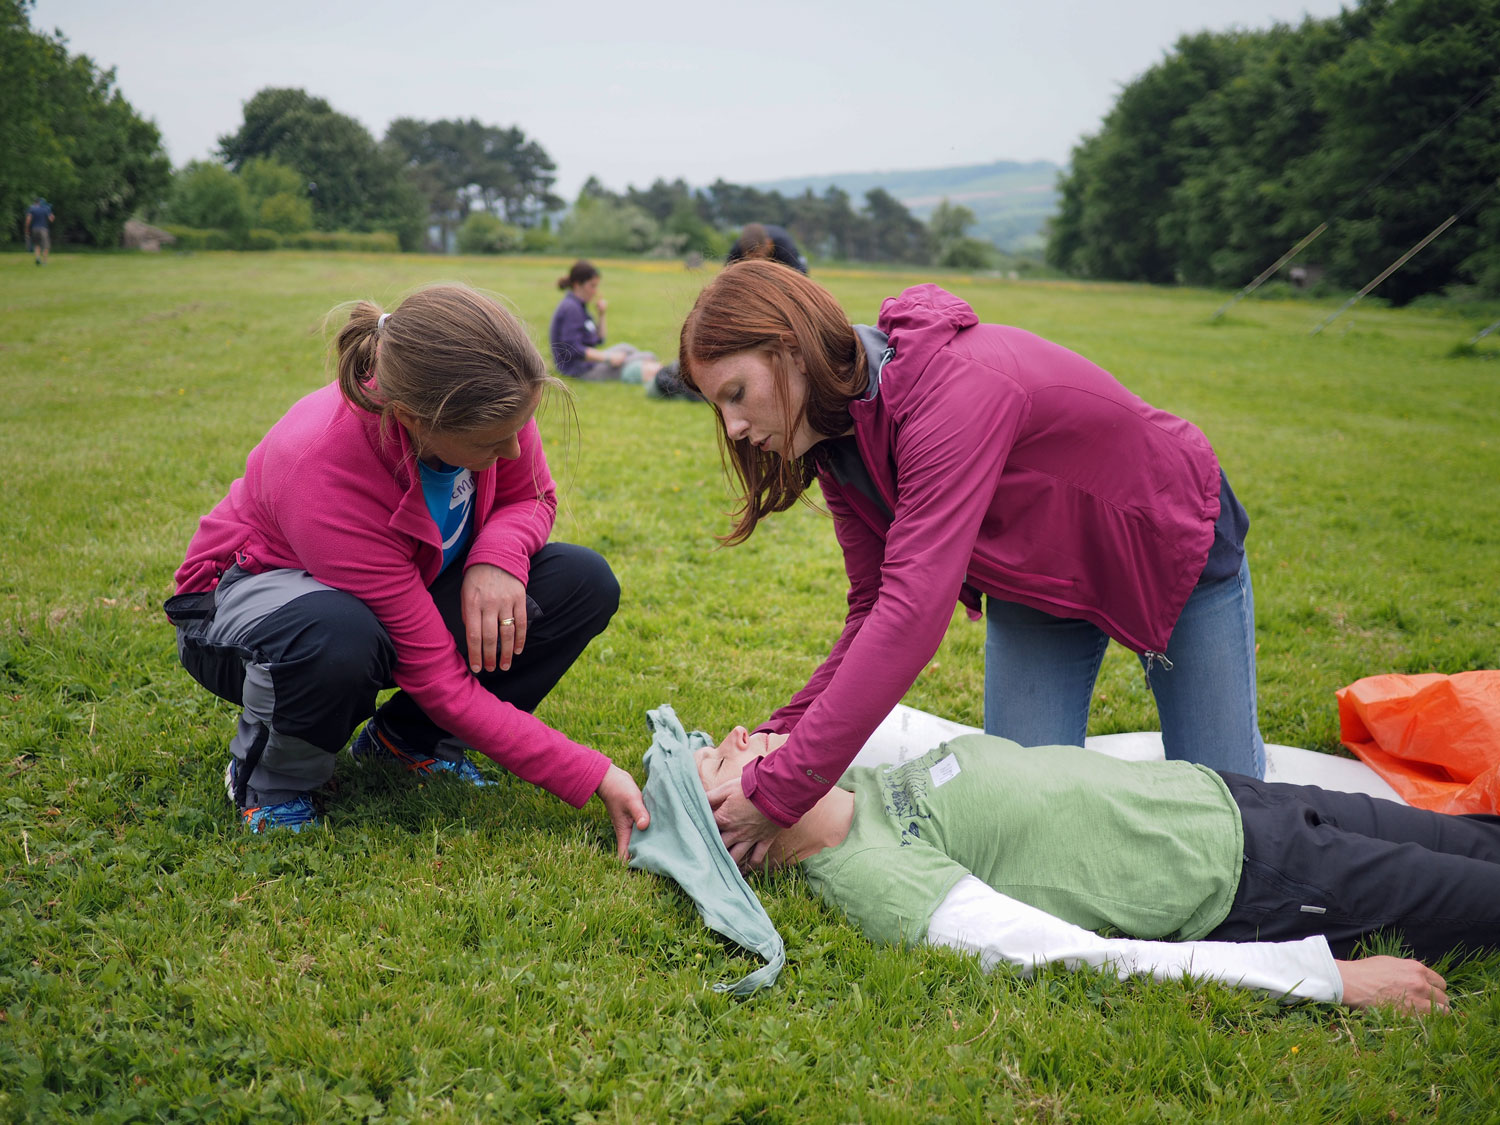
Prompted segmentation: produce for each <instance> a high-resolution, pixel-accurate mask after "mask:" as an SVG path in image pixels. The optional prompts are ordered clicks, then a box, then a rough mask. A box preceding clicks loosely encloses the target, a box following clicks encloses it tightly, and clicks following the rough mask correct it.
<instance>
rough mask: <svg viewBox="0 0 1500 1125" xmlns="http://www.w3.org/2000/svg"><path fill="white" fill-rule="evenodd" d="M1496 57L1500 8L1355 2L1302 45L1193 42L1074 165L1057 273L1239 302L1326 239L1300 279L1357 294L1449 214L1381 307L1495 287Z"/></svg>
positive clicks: (1235, 36)
mask: <svg viewBox="0 0 1500 1125" xmlns="http://www.w3.org/2000/svg"><path fill="white" fill-rule="evenodd" d="M1496 57H1500V3H1497V0H1364V2H1363V3H1361V4H1358V5H1357V6H1356V7H1353V8H1347V9H1345V10H1343V11H1342V12H1341V13H1340V14H1339V15H1337V16H1334V17H1331V18H1330V19H1327V20H1312V19H1308V20H1304V21H1303V23H1302V24H1301V25H1300V26H1298V27H1295V28H1293V27H1285V26H1277V27H1274V28H1272V29H1270V30H1269V31H1265V32H1255V33H1248V32H1232V33H1228V34H1207V33H1205V34H1201V35H1194V36H1185V37H1183V38H1182V39H1181V40H1179V41H1178V43H1177V45H1176V47H1175V48H1174V50H1173V52H1172V53H1171V54H1170V55H1169V56H1168V57H1167V58H1166V59H1164V60H1163V61H1162V62H1161V63H1159V64H1158V65H1157V66H1155V67H1153V68H1151V70H1149V71H1147V72H1146V73H1145V74H1144V75H1142V76H1141V77H1140V78H1139V79H1137V80H1136V81H1135V82H1133V83H1131V84H1130V85H1129V86H1127V87H1126V88H1125V89H1124V90H1122V91H1121V93H1120V96H1119V98H1118V99H1117V101H1116V103H1115V105H1114V107H1113V108H1112V109H1111V110H1110V112H1109V114H1108V115H1107V116H1106V117H1105V119H1104V122H1103V124H1102V126H1101V128H1100V130H1099V132H1098V133H1097V134H1095V135H1094V136H1092V137H1088V138H1085V139H1084V140H1083V141H1082V142H1081V143H1080V144H1079V145H1078V146H1077V147H1076V148H1075V149H1074V151H1073V161H1072V168H1071V171H1070V172H1069V173H1068V174H1067V175H1065V176H1064V177H1063V179H1062V180H1061V183H1060V185H1059V186H1060V191H1061V195H1062V204H1061V209H1060V212H1059V214H1058V215H1057V217H1056V219H1055V220H1054V221H1053V224H1052V228H1051V234H1050V238H1049V243H1048V250H1047V254H1048V259H1049V260H1050V261H1051V262H1052V263H1053V264H1054V265H1057V266H1059V267H1061V268H1063V269H1065V270H1068V271H1069V272H1071V273H1075V274H1083V275H1090V276H1096V277H1112V278H1122V279H1132V280H1145V281H1158V282H1169V281H1174V280H1181V281H1188V282H1194V283H1205V284H1219V285H1239V284H1241V283H1243V282H1245V281H1247V280H1249V278H1250V277H1252V276H1253V275H1254V274H1256V273H1258V272H1259V271H1260V270H1261V269H1263V268H1264V267H1265V266H1267V265H1269V264H1271V263H1272V262H1274V261H1275V260H1276V259H1277V258H1278V257H1280V256H1281V254H1282V253H1283V252H1284V251H1285V250H1286V249H1287V248H1288V247H1289V246H1290V245H1291V244H1292V243H1294V242H1295V241H1297V240H1298V239H1299V238H1300V237H1301V236H1302V235H1304V234H1307V233H1308V232H1310V231H1313V230H1314V229H1315V228H1316V227H1317V226H1318V225H1319V224H1320V223H1321V222H1322V221H1323V220H1329V226H1328V229H1327V231H1326V233H1324V234H1322V236H1321V238H1320V239H1319V241H1317V242H1316V243H1314V244H1313V245H1312V246H1311V247H1310V248H1309V250H1307V251H1306V252H1304V256H1303V260H1304V261H1311V262H1316V263H1322V264H1323V265H1325V266H1326V267H1327V269H1328V274H1329V279H1330V280H1331V281H1333V282H1334V283H1335V284H1338V285H1342V286H1347V287H1351V288H1352V287H1355V286H1360V285H1363V284H1364V283H1365V282H1367V281H1369V280H1370V279H1371V278H1372V277H1374V276H1375V275H1376V274H1377V273H1378V272H1379V271H1380V270H1382V269H1384V268H1385V267H1386V266H1387V265H1389V264H1391V263H1392V262H1394V261H1395V260H1396V259H1397V258H1398V257H1399V256H1400V255H1401V254H1403V253H1404V252H1405V251H1407V250H1408V249H1410V248H1412V247H1413V246H1415V245H1416V243H1417V242H1418V241H1419V240H1420V239H1422V238H1423V237H1424V236H1425V235H1426V234H1427V233H1428V232H1429V231H1432V230H1433V229H1434V228H1436V227H1437V226H1438V224H1439V223H1441V222H1442V221H1443V220H1444V219H1446V218H1447V217H1448V216H1449V215H1453V214H1458V215H1459V216H1460V217H1459V220H1458V221H1457V222H1456V223H1454V225H1453V226H1452V227H1451V228H1450V229H1449V230H1447V231H1446V232H1445V233H1444V234H1443V235H1442V236H1441V237H1440V238H1439V239H1438V240H1437V241H1435V242H1434V243H1432V244H1431V245H1430V246H1428V247H1427V248H1425V249H1424V250H1423V251H1422V252H1421V253H1420V254H1418V255H1417V256H1416V257H1415V258H1413V259H1412V260H1411V261H1410V262H1409V263H1407V264H1406V265H1405V266H1403V267H1402V268H1401V269H1400V270H1399V271H1398V272H1397V273H1396V274H1394V275H1393V276H1392V277H1391V278H1390V279H1389V280H1388V281H1386V282H1385V283H1384V285H1383V287H1382V289H1381V290H1380V291H1379V292H1380V294H1381V295H1382V296H1385V297H1387V298H1388V299H1390V300H1393V301H1395V302H1398V303H1400V302H1404V301H1406V300H1409V299H1410V298H1411V297H1413V296H1415V295H1417V294H1418V293H1423V292H1430V291H1432V290H1435V289H1440V288H1442V287H1443V286H1445V285H1449V284H1451V283H1453V282H1455V281H1466V280H1481V279H1496V278H1500V260H1497V261H1496V262H1495V264H1494V265H1495V268H1491V267H1490V262H1489V259H1490V256H1491V255H1496V256H1497V258H1500V249H1495V248H1494V246H1495V244H1494V242H1493V241H1492V240H1491V239H1490V238H1489V233H1488V232H1490V231H1493V230H1494V229H1496V228H1497V227H1500V215H1497V216H1495V217H1494V218H1491V217H1490V216H1489V211H1490V209H1492V208H1500V198H1497V197H1496V195H1495V194H1493V193H1492V189H1493V187H1494V185H1495V177H1496V173H1497V169H1500V79H1497V77H1496V74H1495V67H1494V59H1495V58H1496ZM1482 284H1484V285H1486V286H1490V285H1492V284H1493V282H1492V281H1482Z"/></svg>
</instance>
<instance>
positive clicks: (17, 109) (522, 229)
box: [0, 0, 999, 268]
mask: <svg viewBox="0 0 1500 1125" xmlns="http://www.w3.org/2000/svg"><path fill="white" fill-rule="evenodd" d="M31 8H32V0H0V73H3V74H4V75H5V81H4V82H3V83H0V152H4V153H5V154H6V156H5V160H4V161H3V162H0V206H3V207H4V214H5V216H6V218H5V222H6V223H7V225H8V226H9V228H10V232H11V237H13V238H15V237H19V234H20V219H19V216H21V215H22V214H23V213H24V211H25V208H26V205H27V204H29V203H30V202H31V201H32V199H33V198H34V197H35V196H36V195H37V194H45V195H47V196H48V198H49V200H50V201H51V203H52V204H53V207H54V209H55V211H56V213H57V215H58V224H57V229H56V231H55V232H54V233H55V236H56V238H57V239H58V241H60V242H73V243H81V244H92V245H98V246H113V245H118V243H119V240H120V233H121V229H122V228H123V226H124V223H125V220H126V219H128V218H130V217H131V216H132V215H139V216H142V217H144V218H147V219H149V220H151V221H152V222H156V223H160V224H165V225H168V226H170V227H172V228H173V229H176V230H178V231H180V232H181V233H183V235H184V236H186V235H187V234H188V233H189V232H190V231H191V232H195V233H199V234H206V235H211V236H212V237H211V238H209V239H207V240H200V241H199V242H198V243H197V244H199V245H206V246H231V247H233V246H238V247H260V246H267V245H275V244H277V240H278V239H280V238H283V237H286V238H290V237H292V236H296V235H298V234H299V233H300V232H305V231H315V232H330V233H331V232H388V233H386V234H384V235H382V237H385V238H389V237H390V236H391V235H394V236H395V238H396V240H397V242H398V244H399V246H400V247H401V248H402V249H407V250H417V249H423V248H428V247H429V246H430V244H431V243H432V242H436V243H437V244H438V245H439V246H440V247H442V248H444V249H447V248H448V247H449V246H450V245H453V244H455V243H456V245H457V247H458V248H459V249H462V250H467V251H472V252H507V251H520V250H532V251H544V250H556V251H563V252H569V253H580V254H583V253H587V254H656V255H661V256H668V255H678V254H693V253H697V254H701V255H704V256H705V257H721V256H722V255H723V254H724V253H725V252H726V251H727V249H728V246H729V243H730V242H731V241H732V239H733V237H734V236H735V235H736V234H737V233H738V230H739V228H740V227H741V226H743V225H744V224H745V223H748V222H761V223H779V224H780V225H782V226H785V227H787V228H788V229H790V230H791V231H792V232H793V233H794V235H795V236H796V237H797V239H798V240H799V242H800V243H801V244H802V245H803V246H804V247H805V248H806V249H807V250H808V251H810V252H811V253H814V254H817V255H821V256H828V257H836V258H848V259H858V260H865V261H892V262H903V263H908V264H927V263H933V262H936V263H941V264H945V265H952V266H959V267H966V268H983V267H986V266H990V265H994V264H997V263H998V261H999V255H998V253H997V252H996V251H995V250H994V248H993V247H991V246H990V245H989V244H987V243H984V242H980V241H979V240H976V239H973V238H969V237H967V236H966V231H967V229H968V227H969V226H970V225H972V223H973V221H974V217H973V214H972V212H970V211H969V210H968V209H967V208H964V207H955V206H950V205H947V204H944V205H943V206H941V207H940V208H938V210H937V212H936V213H935V214H934V215H933V216H932V218H931V219H930V220H929V222H927V223H925V224H924V223H922V222H921V221H919V220H918V219H916V218H915V217H913V216H912V214H911V213H910V212H909V211H908V210H907V209H906V207H905V206H904V205H903V204H902V203H901V202H900V201H899V200H897V199H896V198H895V197H894V196H892V195H891V194H890V193H889V192H886V191H884V190H882V189H876V190H874V191H871V192H868V193H867V194H866V195H865V198H864V201H863V204H862V206H858V207H856V205H855V204H854V202H853V201H852V200H851V199H850V197H849V195H848V194H847V193H845V192H843V191H841V190H840V189H838V188H837V187H830V188H829V189H827V190H826V191H825V192H823V194H822V195H815V194H813V192H811V191H808V192H806V193H804V194H803V195H800V196H796V197H793V198H785V197H783V196H782V195H781V194H780V193H778V192H775V191H761V190H758V189H756V188H753V187H747V186H744V185H739V184H732V183H728V182H726V181H724V180H722V179H721V180H719V181H718V182H716V183H715V184H713V186H712V187H709V188H706V189H698V190H694V189H691V188H689V187H688V186H687V184H686V183H684V182H683V181H681V180H677V181H674V182H671V183H668V182H666V181H664V180H657V181H656V182H655V183H653V184H652V185H651V186H650V187H648V188H645V189H637V188H635V187H633V186H632V187H629V188H627V189H626V190H625V191H624V192H613V191H610V190H609V189H607V188H605V187H604V186H603V185H601V184H600V183H599V182H598V181H597V180H595V179H590V180H589V181H588V183H587V184H586V185H585V186H584V188H583V190H582V191H581V192H580V193H579V196H578V198H577V199H576V200H575V201H574V202H573V205H572V207H571V208H570V209H568V210H567V213H566V215H562V212H563V211H564V209H565V208H567V204H566V203H565V202H564V200H562V199H561V198H560V197H559V196H558V195H556V194H555V193H554V191H553V187H554V184H555V183H556V165H555V164H554V162H553V160H552V158H551V157H550V156H549V155H548V153H547V151H546V150H545V149H544V148H543V147H542V145H541V144H540V143H538V142H537V141H536V140H535V139H532V138H529V137H527V136H526V134H525V133H524V132H523V131H522V130H521V129H519V128H516V127H513V126H512V127H502V126H495V125H489V124H485V123H483V122H480V121H477V120H473V119H469V120H441V121H420V120H417V119H414V118H398V119H397V120H395V121H393V122H391V124H390V126H389V127H388V129H387V130H386V134H385V136H384V137H383V138H381V139H378V140H377V139H376V138H375V137H374V136H373V135H371V133H370V132H369V130H367V129H366V128H365V127H364V126H363V125H362V124H360V123H359V122H358V121H356V120H355V119H354V118H352V117H350V116H348V115H347V114H343V113H340V112H339V111H338V110H336V109H335V108H334V107H333V106H332V105H330V104H329V103H328V101H327V100H325V99H323V98H320V97H316V96H314V95H312V94H309V93H308V92H307V91H305V90H300V89H290V88H277V87H270V88H266V89H263V90H260V91H258V92H257V93H256V94H255V95H254V96H252V97H251V98H250V99H249V100H248V101H247V102H246V103H245V105H244V118H243V121H242V122H241V123H240V124H239V127H238V128H236V129H235V130H234V131H233V132H230V133H226V134H225V135H223V136H221V137H220V138H219V148H218V153H217V159H215V160H206V161H192V162H190V163H188V164H187V165H186V166H185V167H184V168H181V169H179V170H178V171H177V172H175V173H174V172H173V171H172V169H171V166H170V162H169V161H168V159H167V157H166V154H165V152H164V150H163V148H162V144H161V135H160V132H159V131H158V129H157V128H156V126H155V125H154V124H152V123H151V122H149V121H146V120H144V119H143V118H142V117H141V116H140V115H139V114H138V113H136V111H135V110H134V109H133V108H132V107H131V106H130V104H129V103H128V102H127V101H126V100H125V98H124V97H123V96H122V95H121V94H120V92H119V91H118V90H117V89H115V86H114V72H113V71H101V70H99V69H98V68H97V67H96V66H95V65H94V63H93V62H92V61H91V60H90V59H88V58H87V57H86V56H71V55H69V53H68V51H67V46H66V41H65V40H64V39H63V38H62V37H61V35H59V34H51V35H48V34H44V33H41V32H38V31H35V30H33V29H32V28H31V26H30V18H29V17H30V11H31ZM559 215H562V217H561V221H560V222H554V220H555V219H556V218H557V217H558V216H559ZM434 236H435V237H434ZM320 244H322V245H328V244H329V243H327V242H324V243H320Z"/></svg>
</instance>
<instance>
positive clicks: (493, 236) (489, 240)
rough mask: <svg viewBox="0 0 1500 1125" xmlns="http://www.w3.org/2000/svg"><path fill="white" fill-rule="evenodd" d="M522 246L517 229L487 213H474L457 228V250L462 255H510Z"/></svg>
mask: <svg viewBox="0 0 1500 1125" xmlns="http://www.w3.org/2000/svg"><path fill="white" fill-rule="evenodd" d="M524 245H525V241H524V236H523V235H522V234H521V231H520V229H519V228H518V227H513V226H510V225H509V224H508V223H503V222H501V221H500V219H498V218H497V217H496V216H494V215H492V214H490V213H489V212H488V211H475V212H474V213H473V214H471V215H470V216H469V217H468V218H467V219H465V220H464V221H463V223H462V224H461V225H460V226H459V228H458V249H459V251H460V252H461V253H464V254H512V253H514V252H515V251H517V250H520V249H521V248H522V247H523V246H524Z"/></svg>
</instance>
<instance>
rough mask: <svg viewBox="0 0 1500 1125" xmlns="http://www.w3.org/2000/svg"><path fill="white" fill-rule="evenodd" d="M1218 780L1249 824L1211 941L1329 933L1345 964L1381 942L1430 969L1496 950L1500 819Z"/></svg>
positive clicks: (1313, 789)
mask: <svg viewBox="0 0 1500 1125" xmlns="http://www.w3.org/2000/svg"><path fill="white" fill-rule="evenodd" d="M1220 776H1221V777H1223V779H1224V782H1225V784H1227V785H1228V786H1229V792H1230V794H1231V795H1232V796H1233V797H1234V800H1235V803H1236V804H1237V805H1238V806H1239V809H1240V816H1241V819H1242V820H1243V822H1244V826H1245V864H1244V870H1243V871H1242V873H1241V875H1240V885H1239V889H1238V891H1237V892H1236V894H1235V897H1234V904H1233V905H1232V906H1231V907H1230V910H1229V915H1228V916H1227V917H1226V918H1225V919H1224V921H1223V922H1222V923H1221V924H1220V925H1219V926H1218V927H1216V928H1215V929H1214V930H1213V932H1211V933H1209V934H1208V935H1206V936H1207V938H1208V939H1209V940H1211V941H1283V940H1288V939H1294V938H1301V937H1307V936H1308V935H1310V934H1323V935H1324V936H1325V937H1327V938H1328V944H1329V946H1330V947H1331V948H1332V949H1333V955H1334V956H1335V957H1340V958H1347V957H1348V956H1349V954H1350V953H1351V952H1352V951H1353V949H1354V947H1355V945H1356V944H1358V942H1359V941H1360V940H1361V939H1362V938H1366V937H1370V936H1372V935H1374V934H1377V933H1389V934H1394V935H1396V936H1398V937H1400V938H1401V939H1402V941H1403V942H1404V943H1405V944H1406V945H1407V946H1408V947H1409V948H1410V949H1411V951H1412V953H1413V954H1415V955H1416V956H1417V957H1418V958H1420V959H1422V960H1432V959H1434V958H1436V957H1439V956H1441V955H1442V954H1444V953H1446V952H1448V951H1449V950H1452V949H1455V948H1463V949H1469V950H1475V951H1478V950H1493V949H1500V817H1496V816H1448V815H1445V814H1443V813H1435V812H1429V811H1427V810H1426V809H1415V808H1409V807H1407V806H1406V805H1400V804H1397V803H1396V802H1394V801H1384V800H1380V799H1378V798H1375V797H1367V796H1365V795H1364V794H1363V793H1339V792H1334V791H1332V790H1327V789H1320V788H1318V787H1317V786H1315V785H1286V784H1281V783H1277V782H1269V781H1257V780H1256V779H1254V778H1251V777H1244V776H1241V775H1239V774H1232V773H1225V774H1221V775H1220Z"/></svg>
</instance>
